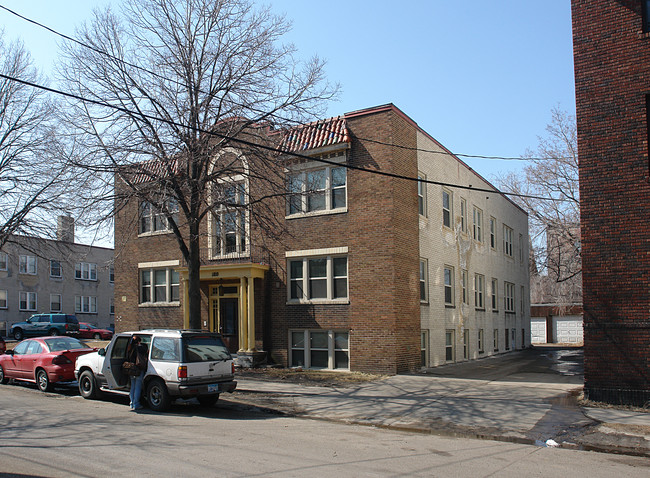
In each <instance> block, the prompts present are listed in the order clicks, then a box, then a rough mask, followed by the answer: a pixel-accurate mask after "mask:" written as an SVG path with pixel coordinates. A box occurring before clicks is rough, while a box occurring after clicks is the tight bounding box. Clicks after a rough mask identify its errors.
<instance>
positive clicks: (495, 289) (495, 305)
mask: <svg viewBox="0 0 650 478" xmlns="http://www.w3.org/2000/svg"><path fill="white" fill-rule="evenodd" d="M490 292H491V294H492V310H493V311H494V312H497V311H498V310H499V281H498V280H496V279H494V278H492V288H491V290H490Z"/></svg>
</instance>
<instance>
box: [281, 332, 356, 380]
mask: <svg viewBox="0 0 650 478" xmlns="http://www.w3.org/2000/svg"><path fill="white" fill-rule="evenodd" d="M289 338H290V344H291V348H290V356H291V358H290V363H291V366H292V367H304V368H315V369H342V370H348V369H349V368H350V353H349V352H350V347H349V333H348V332H347V331H336V330H299V331H298V330H296V331H290V332H289Z"/></svg>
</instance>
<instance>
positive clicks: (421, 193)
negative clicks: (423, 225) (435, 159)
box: [418, 173, 427, 217]
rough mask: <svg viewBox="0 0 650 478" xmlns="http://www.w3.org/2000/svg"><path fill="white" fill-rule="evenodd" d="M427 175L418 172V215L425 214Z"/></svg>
mask: <svg viewBox="0 0 650 478" xmlns="http://www.w3.org/2000/svg"><path fill="white" fill-rule="evenodd" d="M426 180H427V177H426V176H425V175H424V174H422V173H418V212H419V213H420V216H425V217H426V215H427V183H426V182H425V181H426Z"/></svg>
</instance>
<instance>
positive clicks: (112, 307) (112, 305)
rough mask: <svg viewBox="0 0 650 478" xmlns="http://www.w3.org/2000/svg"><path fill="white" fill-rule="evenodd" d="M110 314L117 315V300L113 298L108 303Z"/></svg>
mask: <svg viewBox="0 0 650 478" xmlns="http://www.w3.org/2000/svg"><path fill="white" fill-rule="evenodd" d="M108 313H109V314H110V315H115V300H114V299H113V298H112V297H111V298H110V300H109V303H108Z"/></svg>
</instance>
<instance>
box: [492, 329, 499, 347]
mask: <svg viewBox="0 0 650 478" xmlns="http://www.w3.org/2000/svg"><path fill="white" fill-rule="evenodd" d="M493 342H494V343H493V347H494V351H495V352H498V351H499V329H494V338H493Z"/></svg>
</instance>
